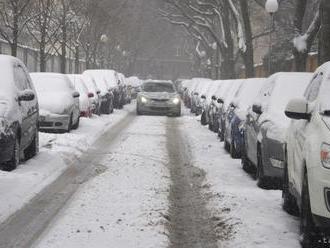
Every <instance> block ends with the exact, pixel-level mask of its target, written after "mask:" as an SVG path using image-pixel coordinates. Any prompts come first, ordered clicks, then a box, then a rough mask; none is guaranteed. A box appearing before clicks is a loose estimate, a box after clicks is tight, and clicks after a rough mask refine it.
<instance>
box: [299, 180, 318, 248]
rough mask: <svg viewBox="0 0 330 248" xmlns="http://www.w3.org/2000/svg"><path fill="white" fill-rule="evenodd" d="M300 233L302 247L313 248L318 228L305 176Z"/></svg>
mask: <svg viewBox="0 0 330 248" xmlns="http://www.w3.org/2000/svg"><path fill="white" fill-rule="evenodd" d="M300 233H301V237H302V239H301V245H302V247H303V248H312V247H313V243H314V241H315V237H316V228H315V225H314V222H313V216H312V212H311V206H310V198H309V190H308V179H307V175H306V174H305V176H304V181H303V187H302V195H301V214H300Z"/></svg>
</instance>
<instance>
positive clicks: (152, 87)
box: [143, 83, 175, 93]
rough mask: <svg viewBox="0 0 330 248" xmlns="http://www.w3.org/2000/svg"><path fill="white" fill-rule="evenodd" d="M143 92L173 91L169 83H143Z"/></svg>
mask: <svg viewBox="0 0 330 248" xmlns="http://www.w3.org/2000/svg"><path fill="white" fill-rule="evenodd" d="M143 90H144V91H145V92H168V93H174V92H175V91H174V87H173V85H172V84H170V83H145V84H144V85H143Z"/></svg>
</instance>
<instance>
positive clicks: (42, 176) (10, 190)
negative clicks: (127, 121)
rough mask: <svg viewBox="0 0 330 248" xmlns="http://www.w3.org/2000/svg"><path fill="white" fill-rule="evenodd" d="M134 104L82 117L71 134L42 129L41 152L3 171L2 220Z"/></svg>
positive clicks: (0, 180) (0, 192)
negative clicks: (102, 114)
mask: <svg viewBox="0 0 330 248" xmlns="http://www.w3.org/2000/svg"><path fill="white" fill-rule="evenodd" d="M132 108H133V106H128V107H126V110H123V111H118V112H116V113H115V114H114V115H110V116H101V117H94V118H93V119H85V118H84V119H81V126H80V127H79V129H78V130H75V131H73V132H72V133H69V134H45V133H40V153H39V154H38V155H37V156H36V157H35V158H33V159H31V160H29V161H27V162H26V163H23V164H21V165H20V166H19V167H18V168H17V169H16V170H15V171H13V172H0V202H1V204H0V223H3V222H4V221H5V220H6V219H8V218H9V217H10V216H11V215H13V214H15V212H16V211H18V210H19V209H21V208H23V207H24V205H25V204H27V203H28V202H29V201H30V200H31V199H32V198H33V197H35V196H36V195H37V194H38V193H40V192H41V191H42V190H43V189H44V188H45V187H47V186H48V185H50V184H51V183H53V182H54V181H55V180H56V179H57V178H58V177H59V176H60V175H61V174H62V173H63V172H64V171H65V170H66V169H67V168H68V167H69V166H70V164H71V162H73V161H75V159H76V158H77V157H79V156H80V155H81V154H82V153H83V152H84V151H86V150H87V149H88V148H89V147H90V146H91V145H92V144H93V142H94V141H95V140H96V139H97V138H98V137H100V136H101V135H102V134H103V133H104V132H105V131H106V130H107V129H109V128H111V126H113V125H115V124H116V123H118V122H119V121H120V120H122V119H123V118H124V117H125V116H126V115H127V114H128V113H129V110H130V109H132Z"/></svg>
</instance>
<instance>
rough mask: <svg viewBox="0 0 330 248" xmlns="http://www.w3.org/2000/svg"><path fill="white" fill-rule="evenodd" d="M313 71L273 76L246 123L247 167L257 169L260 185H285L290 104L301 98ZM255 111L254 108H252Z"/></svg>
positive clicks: (264, 87) (267, 82)
mask: <svg viewBox="0 0 330 248" xmlns="http://www.w3.org/2000/svg"><path fill="white" fill-rule="evenodd" d="M310 78H311V73H292V72H290V73H276V74H274V75H272V76H271V77H269V78H268V79H267V80H266V81H265V84H264V85H263V88H262V89H261V91H260V92H259V95H258V97H257V101H256V102H255V103H254V104H253V106H252V108H251V109H250V111H249V113H248V115H247V118H246V122H245V126H244V130H245V131H244V144H245V146H244V151H245V153H244V156H243V158H242V162H243V167H244V168H246V169H247V170H254V171H256V178H257V180H258V186H259V187H261V188H274V187H275V188H277V187H278V186H279V185H281V180H282V178H283V168H284V160H285V149H284V147H285V145H284V144H285V138H286V131H287V129H288V126H289V124H290V119H289V118H287V117H286V116H285V114H284V110H285V107H286V104H287V103H288V102H289V100H290V99H292V98H297V97H298V98H299V97H302V96H303V93H304V91H305V89H306V87H307V84H308V83H309V81H310ZM251 110H252V111H251Z"/></svg>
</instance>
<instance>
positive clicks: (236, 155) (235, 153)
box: [230, 138, 240, 159]
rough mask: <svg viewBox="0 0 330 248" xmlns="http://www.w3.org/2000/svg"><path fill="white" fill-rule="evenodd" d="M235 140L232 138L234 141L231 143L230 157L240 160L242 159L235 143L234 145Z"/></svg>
mask: <svg viewBox="0 0 330 248" xmlns="http://www.w3.org/2000/svg"><path fill="white" fill-rule="evenodd" d="M234 142H235V141H234V139H233V138H232V141H231V144H230V156H231V157H232V158H233V159H238V158H240V154H239V153H238V151H237V149H236V146H235V143H234Z"/></svg>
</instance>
